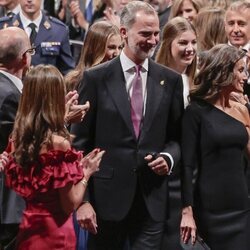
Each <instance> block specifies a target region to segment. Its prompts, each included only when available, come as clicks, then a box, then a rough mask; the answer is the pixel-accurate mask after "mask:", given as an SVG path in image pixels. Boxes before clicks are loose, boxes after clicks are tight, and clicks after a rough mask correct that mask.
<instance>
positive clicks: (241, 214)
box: [180, 44, 250, 250]
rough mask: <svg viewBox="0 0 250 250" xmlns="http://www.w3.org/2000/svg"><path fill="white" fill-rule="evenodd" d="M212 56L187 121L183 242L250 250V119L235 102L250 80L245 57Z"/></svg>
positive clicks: (229, 49)
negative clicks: (248, 166)
mask: <svg viewBox="0 0 250 250" xmlns="http://www.w3.org/2000/svg"><path fill="white" fill-rule="evenodd" d="M217 47H219V49H218V48H217ZM209 53H212V56H210V55H207V59H205V60H204V62H203V64H202V66H201V68H200V71H199V73H198V75H197V77H196V78H195V80H194V85H195V86H194V89H193V90H192V91H191V92H190V100H191V103H190V105H189V106H188V107H187V108H186V110H185V113H184V117H183V121H182V143H181V150H182V165H181V175H182V202H183V209H182V219H181V225H180V230H181V239H182V241H184V243H187V242H188V241H189V240H190V241H191V242H192V243H193V244H194V243H195V241H196V237H197V234H199V235H200V236H201V238H203V240H204V241H205V242H206V243H207V245H208V246H209V247H210V248H211V249H215V250H217V249H226V250H235V249H240V250H247V249H249V246H247V238H248V237H249V235H248V234H247V218H248V216H249V207H248V190H247V182H246V176H245V165H244V164H243V155H244V152H247V154H248V157H249V156H250V141H249V135H250V118H249V113H248V109H247V108H246V107H245V106H244V105H242V104H240V103H238V102H236V101H233V100H231V98H230V94H231V93H232V92H233V91H243V86H244V82H245V81H246V79H247V73H246V68H245V61H244V56H245V52H243V51H241V50H239V49H237V48H235V47H233V46H229V45H227V44H224V45H216V46H215V47H213V48H212V49H211V50H210V51H209V52H208V54H209ZM194 173H196V174H194ZM194 177H195V178H194Z"/></svg>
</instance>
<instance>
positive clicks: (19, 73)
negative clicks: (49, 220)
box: [0, 27, 34, 249]
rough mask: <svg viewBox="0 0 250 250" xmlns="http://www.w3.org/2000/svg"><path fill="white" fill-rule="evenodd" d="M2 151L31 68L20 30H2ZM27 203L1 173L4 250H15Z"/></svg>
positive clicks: (0, 222)
mask: <svg viewBox="0 0 250 250" xmlns="http://www.w3.org/2000/svg"><path fill="white" fill-rule="evenodd" d="M0 37H1V39H0V152H3V151H4V150H5V148H6V147H7V144H8V140H9V136H10V133H11V131H12V128H13V124H14V120H15V116H16V111H17V107H18V101H19V97H20V95H21V91H22V81H21V79H22V77H23V75H24V74H25V72H26V71H27V69H28V68H29V66H30V61H31V54H33V52H34V50H33V49H32V48H31V45H30V41H29V38H28V36H27V35H26V33H25V32H24V31H23V30H22V29H20V28H16V27H11V28H7V29H4V30H1V31H0ZM23 208H24V201H23V199H22V198H21V197H19V196H17V195H16V193H15V192H13V191H11V190H9V189H8V188H6V187H5V185H4V175H3V173H0V249H2V248H1V247H4V248H3V249H14V239H15V236H16V234H17V231H18V225H19V223H20V221H21V216H22V211H23Z"/></svg>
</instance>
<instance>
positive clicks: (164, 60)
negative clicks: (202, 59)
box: [156, 17, 197, 83]
mask: <svg viewBox="0 0 250 250" xmlns="http://www.w3.org/2000/svg"><path fill="white" fill-rule="evenodd" d="M189 30H190V31H192V32H193V33H194V34H195V35H196V31H195V28H194V26H193V25H192V24H191V23H190V22H188V21H187V20H186V19H185V18H183V17H175V18H173V19H171V20H169V21H168V22H167V24H166V25H165V26H164V28H163V33H162V41H161V45H160V48H159V50H158V52H157V55H156V62H158V63H160V64H162V65H165V66H167V67H171V62H173V60H174V58H173V56H172V53H171V47H172V43H173V41H174V39H176V37H178V36H179V35H181V34H182V33H184V32H186V31H189ZM196 64H197V59H196V57H195V58H194V59H193V61H192V63H191V64H190V65H188V66H187V69H186V72H185V73H186V74H187V76H188V78H189V80H190V83H192V81H193V78H194V75H195V72H196Z"/></svg>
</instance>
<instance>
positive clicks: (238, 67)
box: [232, 59, 248, 93]
mask: <svg viewBox="0 0 250 250" xmlns="http://www.w3.org/2000/svg"><path fill="white" fill-rule="evenodd" d="M246 72H247V71H246V64H245V61H244V59H240V60H239V61H238V62H237V63H236V64H235V66H234V70H233V73H234V80H233V83H232V87H233V91H236V92H240V93H243V92H244V84H245V82H246V81H247V77H248V76H247V73H246Z"/></svg>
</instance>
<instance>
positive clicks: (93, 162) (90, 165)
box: [80, 148, 105, 179]
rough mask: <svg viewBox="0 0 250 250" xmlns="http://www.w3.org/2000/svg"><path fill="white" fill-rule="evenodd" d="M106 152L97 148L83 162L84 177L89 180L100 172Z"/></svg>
mask: <svg viewBox="0 0 250 250" xmlns="http://www.w3.org/2000/svg"><path fill="white" fill-rule="evenodd" d="M104 153H105V151H104V150H100V149H99V148H96V149H94V150H92V151H91V152H90V153H89V154H87V155H86V156H85V157H83V158H82V160H81V162H80V163H81V165H82V167H83V172H84V176H85V177H86V178H87V179H88V178H89V177H90V176H91V175H92V174H93V173H95V172H96V171H98V170H99V165H100V162H101V159H102V156H103V155H104Z"/></svg>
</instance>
